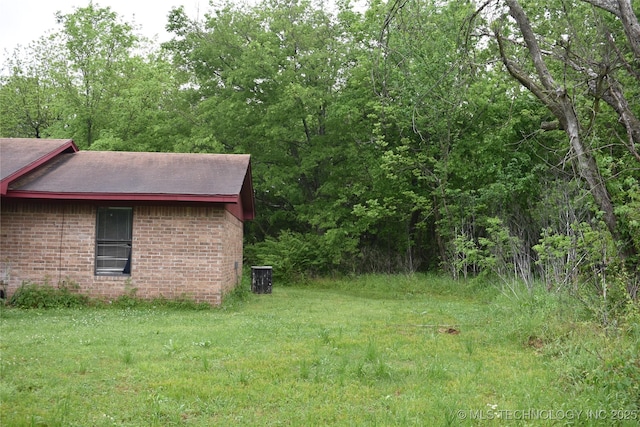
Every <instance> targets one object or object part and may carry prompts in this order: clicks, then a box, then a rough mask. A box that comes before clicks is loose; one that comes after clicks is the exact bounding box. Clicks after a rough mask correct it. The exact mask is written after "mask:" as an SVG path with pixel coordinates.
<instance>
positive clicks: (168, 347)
mask: <svg viewBox="0 0 640 427" xmlns="http://www.w3.org/2000/svg"><path fill="white" fill-rule="evenodd" d="M162 349H163V351H164V353H165V354H166V355H167V356H173V355H175V354H177V353H179V352H180V346H178V344H176V343H175V342H174V341H173V340H172V339H171V340H169V342H168V343H166V344H165V345H163V346H162Z"/></svg>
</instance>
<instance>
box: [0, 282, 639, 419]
mask: <svg viewBox="0 0 640 427" xmlns="http://www.w3.org/2000/svg"><path fill="white" fill-rule="evenodd" d="M456 286H458V287H459V286H460V285H456V284H455V283H454V282H449V281H447V280H445V279H442V278H438V277H430V276H411V277H405V276H393V277H383V276H373V277H362V278H359V279H354V280H352V281H347V280H343V281H322V282H314V283H312V284H307V285H298V286H288V287H282V286H275V287H274V289H273V294H271V295H249V296H248V297H247V300H246V301H244V302H242V303H236V304H232V305H227V306H226V307H224V308H222V309H214V310H200V311H196V310H178V309H167V308H162V307H156V308H153V307H144V306H138V307H135V308H128V309H126V308H82V309H55V310H19V309H7V308H4V309H3V310H2V316H1V319H0V320H1V323H0V326H1V328H2V336H1V341H0V352H1V353H0V354H1V364H0V375H1V376H0V379H1V382H0V401H1V404H2V406H1V409H0V417H1V418H0V425H2V426H20V425H47V426H55V425H60V426H110V425H118V426H123V425H126V426H146V425H159V426H160V425H161V426H165V425H202V426H208V425H302V426H313V425H318V426H324V425H381V426H393V425H400V426H404V425H435V426H437V425H565V424H574V425H616V422H612V421H614V420H612V418H613V417H614V416H615V415H620V417H621V418H623V419H624V420H623V421H621V422H618V423H617V424H622V425H637V423H638V421H637V418H638V416H639V415H640V414H637V413H636V412H633V411H634V410H635V409H636V407H633V406H631V407H630V406H629V405H628V404H625V406H621V407H620V408H618V407H617V406H616V402H618V401H620V402H622V401H621V400H619V399H618V398H619V397H620V396H618V397H616V395H615V393H614V394H612V393H613V392H611V390H609V389H607V390H603V387H598V386H597V384H595V385H594V386H592V387H591V386H589V384H591V383H590V382H589V381H586V380H584V379H576V378H574V377H573V376H572V375H573V374H572V372H573V368H574V367H575V366H581V367H582V368H584V369H583V370H586V371H587V374H588V373H589V369H591V368H590V366H592V365H593V363H594V362H593V360H592V359H588V360H587V358H586V356H584V353H582V352H580V351H579V350H575V351H576V354H575V355H574V356H573V357H574V359H575V358H578V357H582V358H584V359H585V360H584V361H583V362H581V363H582V364H578V363H576V364H575V366H572V367H571V369H569V368H568V367H567V366H566V363H565V362H564V360H565V359H563V358H565V357H567V356H566V354H567V351H569V350H567V349H570V348H572V347H571V345H572V344H571V345H566V344H563V345H560V344H557V343H558V342H559V341H561V340H560V338H558V337H564V338H563V340H564V341H563V342H567V341H571V339H572V338H571V337H572V336H574V335H572V334H576V333H577V332H576V331H577V330H579V329H580V328H586V329H592V325H589V324H587V323H585V322H582V323H580V322H578V321H577V320H576V321H575V322H574V320H575V319H574V320H571V322H572V323H565V322H564V321H562V322H557V324H556V323H554V321H553V320H550V318H549V311H545V310H539V309H532V310H531V312H530V313H518V312H517V311H518V310H520V309H519V308H517V309H515V310H514V308H513V304H511V305H510V303H509V301H510V300H509V299H506V298H500V296H499V295H497V296H496V293H495V292H493V293H492V292H490V291H484V292H480V293H479V294H474V293H473V292H471V291H469V290H468V289H467V290H464V291H462V290H460V289H459V288H458V289H456ZM471 295H480V296H473V297H472V296H471ZM554 307H555V306H554ZM554 316H555V315H554ZM580 325H582V326H580ZM579 333H580V334H587V333H591V332H579ZM592 335H593V337H592V338H591V339H592V340H604V339H605V338H603V337H602V336H600V334H599V333H598V332H597V331H593V332H592ZM625 342H626V343H627V344H628V341H625ZM625 366H626V365H625ZM596 367H597V366H596ZM582 368H580V369H582ZM580 369H578V371H580ZM583 374H584V373H583ZM577 375H578V376H579V375H580V373H579V372H578V374H577ZM625 390H627V389H625ZM631 390H633V387H631ZM625 393H628V391H625ZM628 397H629V396H626V397H625V398H628ZM635 398H636V397H634V396H631V397H630V399H627V401H631V402H633V401H634V399H635ZM616 399H618V400H616ZM638 402H640V398H639V399H638ZM625 408H626V409H627V410H628V412H627V413H626V414H625V413H622V412H621V413H615V412H612V411H614V410H617V409H625ZM518 411H524V412H518ZM534 411H539V412H537V413H536V412H534ZM542 411H548V412H542ZM578 411H583V412H582V413H579V412H578ZM588 411H591V412H590V413H588ZM597 411H605V412H597ZM634 414H635V415H634ZM598 415H599V418H600V419H596V416H598ZM498 417H500V418H498ZM570 417H571V418H570ZM578 417H579V418H578ZM505 418H506V419H505Z"/></svg>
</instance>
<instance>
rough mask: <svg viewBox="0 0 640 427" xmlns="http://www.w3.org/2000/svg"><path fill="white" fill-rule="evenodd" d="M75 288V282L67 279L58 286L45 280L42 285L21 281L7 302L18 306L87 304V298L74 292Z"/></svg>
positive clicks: (42, 306)
mask: <svg viewBox="0 0 640 427" xmlns="http://www.w3.org/2000/svg"><path fill="white" fill-rule="evenodd" d="M76 289H78V285H77V284H75V283H73V282H67V281H65V282H61V283H60V285H59V286H58V287H53V286H51V285H49V284H48V283H46V282H45V283H44V284H42V285H40V284H37V283H22V285H21V286H20V287H19V288H18V290H16V292H15V293H14V294H13V295H12V296H11V298H10V299H9V301H8V303H9V305H11V306H13V307H18V308H63V307H67V308H68V307H81V306H85V305H87V304H88V302H89V298H88V297H87V296H85V295H81V294H78V293H76V292H74V290H76Z"/></svg>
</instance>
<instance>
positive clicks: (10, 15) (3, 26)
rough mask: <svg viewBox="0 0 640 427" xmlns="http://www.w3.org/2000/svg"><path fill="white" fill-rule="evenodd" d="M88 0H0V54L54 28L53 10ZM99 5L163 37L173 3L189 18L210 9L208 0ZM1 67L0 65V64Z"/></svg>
mask: <svg viewBox="0 0 640 427" xmlns="http://www.w3.org/2000/svg"><path fill="white" fill-rule="evenodd" d="M88 4H89V0H0V58H4V57H5V55H6V52H9V53H11V52H13V50H14V48H15V47H17V45H22V46H27V45H29V43H31V42H32V41H34V40H37V39H39V38H40V37H41V36H43V35H45V33H47V32H48V31H52V30H57V29H59V26H58V25H57V24H56V20H55V13H56V12H57V11H60V12H62V13H63V14H67V13H73V11H74V10H75V8H76V7H85V6H87V5H88ZM94 4H96V5H98V6H100V7H107V6H109V7H110V8H111V10H113V11H114V12H116V13H117V14H118V15H120V17H121V18H122V19H123V20H124V21H126V22H129V23H134V24H136V25H137V26H139V27H140V29H139V32H140V33H141V34H143V35H144V36H147V37H149V38H151V37H154V36H156V35H157V36H158V40H159V41H166V40H168V39H169V36H168V35H167V33H166V32H165V30H164V27H165V24H166V23H167V14H168V13H169V11H170V10H171V9H172V8H173V7H174V6H184V7H185V11H186V12H187V14H188V15H189V16H190V17H192V18H202V17H203V16H204V14H205V12H207V11H208V10H209V2H208V0H95V1H94ZM0 68H1V67H0Z"/></svg>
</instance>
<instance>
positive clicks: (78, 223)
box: [0, 200, 243, 304]
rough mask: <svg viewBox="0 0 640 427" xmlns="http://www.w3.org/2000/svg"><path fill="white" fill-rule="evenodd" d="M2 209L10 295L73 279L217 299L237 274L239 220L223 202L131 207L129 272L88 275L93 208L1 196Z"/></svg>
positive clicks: (89, 290)
mask: <svg viewBox="0 0 640 427" xmlns="http://www.w3.org/2000/svg"><path fill="white" fill-rule="evenodd" d="M0 209H1V213H0V261H2V263H3V264H5V265H7V264H8V265H9V266H10V274H11V276H10V280H9V286H8V289H7V290H8V293H9V295H11V294H12V293H13V292H14V291H15V289H17V287H19V286H20V284H21V283H22V282H23V281H30V282H37V283H42V282H44V281H45V280H47V281H48V282H49V283H50V284H52V285H55V284H57V283H59V282H60V281H62V280H71V281H73V282H75V283H78V284H79V285H80V292H82V293H86V294H88V295H91V296H94V297H101V298H104V299H112V298H116V297H118V296H119V295H122V294H123V293H125V292H127V291H129V290H130V288H136V289H137V291H136V295H138V296H140V297H144V298H153V297H159V296H163V297H166V298H176V297H182V296H186V297H189V298H193V299H195V300H196V301H206V302H209V303H211V304H219V303H220V301H221V298H222V295H223V293H224V292H227V291H229V290H231V289H232V288H233V287H234V286H235V285H236V284H237V283H238V282H239V280H240V277H241V274H242V238H243V228H242V222H241V221H240V220H238V219H237V218H236V217H234V216H233V215H231V214H230V213H229V212H228V211H226V210H225V209H224V208H222V207H211V206H208V207H195V206H134V208H133V241H132V260H131V276H96V275H95V274H94V271H95V270H94V268H95V259H94V253H95V227H96V207H95V206H91V205H88V204H62V203H44V202H35V201H5V200H3V201H2V206H1V207H0Z"/></svg>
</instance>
